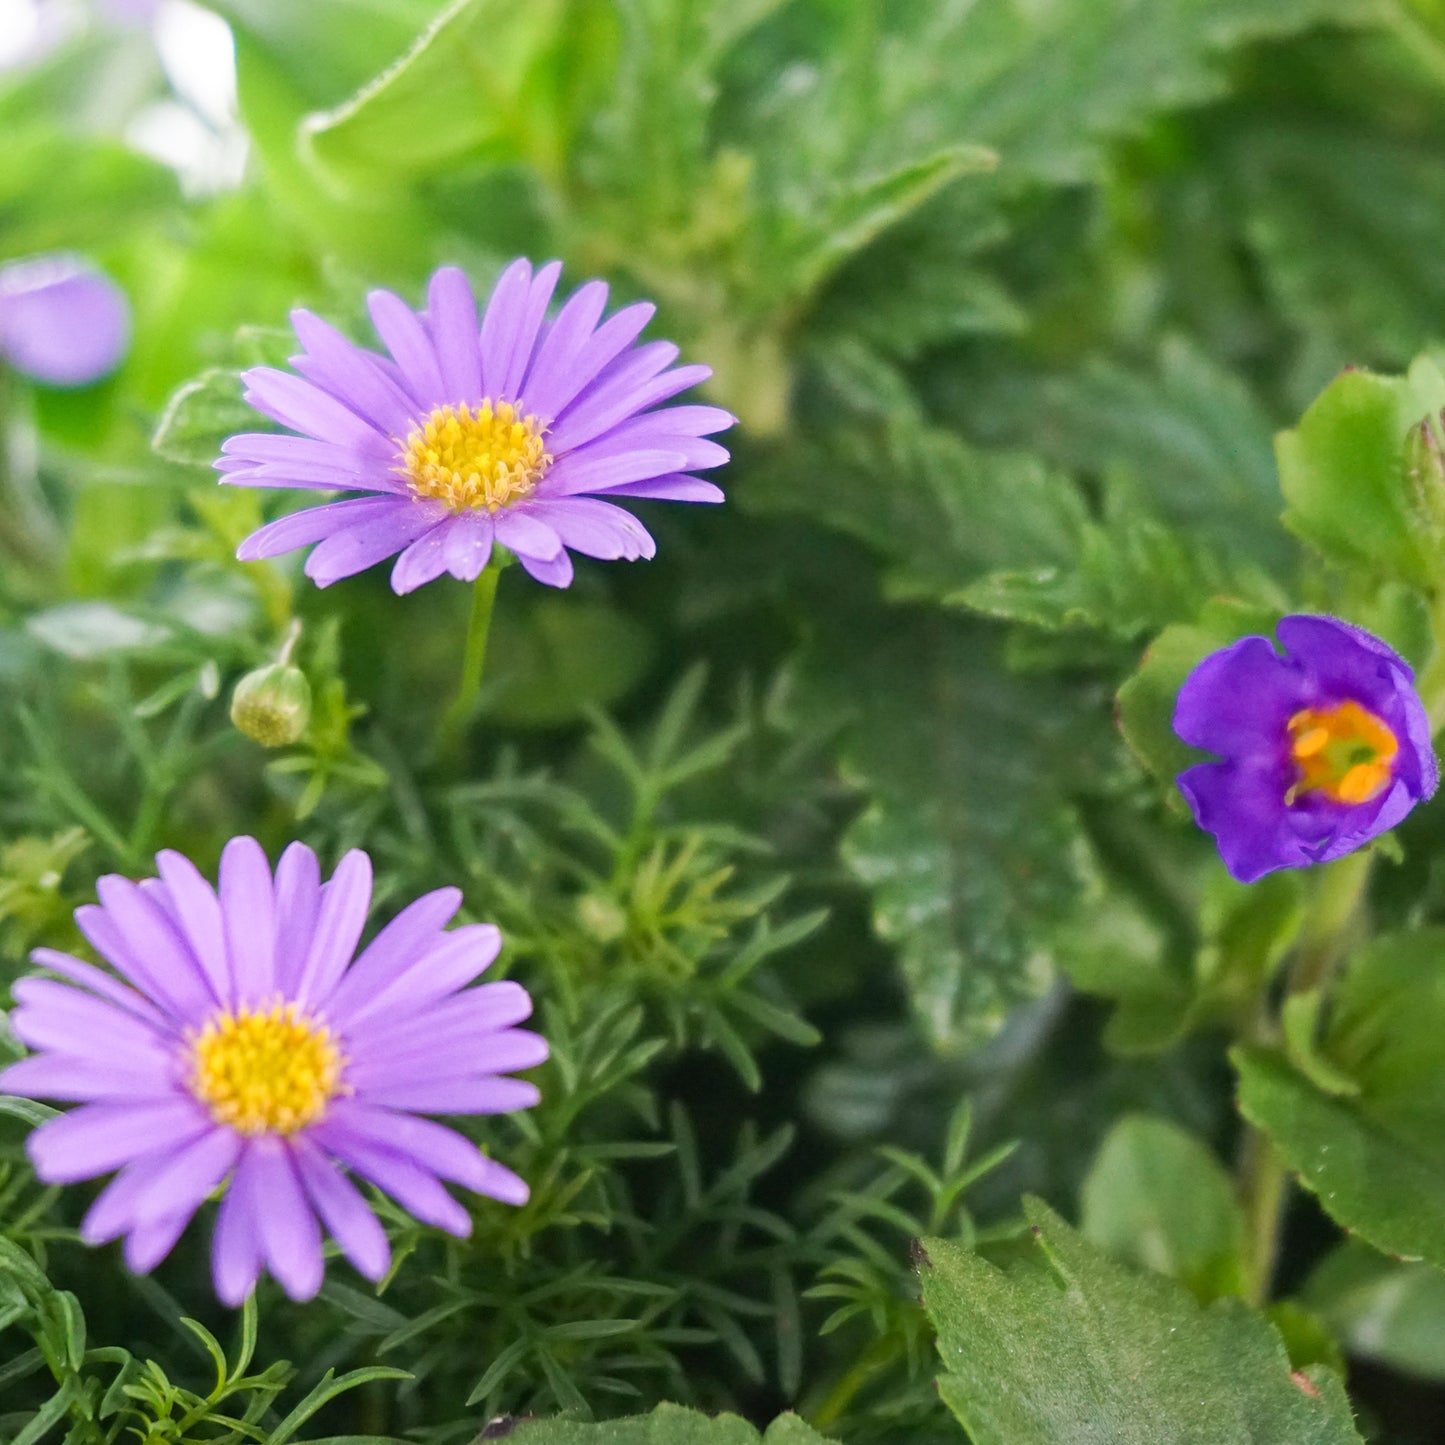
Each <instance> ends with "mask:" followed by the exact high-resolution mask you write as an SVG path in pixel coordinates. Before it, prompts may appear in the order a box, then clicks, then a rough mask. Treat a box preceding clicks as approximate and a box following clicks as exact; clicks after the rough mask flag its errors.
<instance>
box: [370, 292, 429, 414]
mask: <svg viewBox="0 0 1445 1445" xmlns="http://www.w3.org/2000/svg"><path fill="white" fill-rule="evenodd" d="M366 305H367V309H368V310H369V311H370V312H371V324H372V325H373V326H375V327H376V334H377V335H378V336H380V337H381V339H382V340H383V341H384V342H385V343H386V349H387V350H388V351H389V352H391V354H392V355H393V356H394V357H395V358H396V364H397V368H398V370H399V371H400V373H401V375H402V377H403V378H404V379H405V384H406V389H407V391H408V392H409V393H410V394H411V395H412V396H413V397H414V398H415V399H416V401H417V403H418V409H419V410H420V411H423V412H425V411H431V410H432V408H433V407H437V406H441V405H443V404H444V403H445V402H446V400H447V395H446V388H445V387H444V386H443V385H442V374H441V368H440V367H439V366H438V365H437V355H436V348H435V347H434V346H433V345H432V343H431V338H430V337H429V336H428V335H427V333H426V327H425V326H423V325H422V323H421V318H420V317H419V316H418V315H417V314H416V312H415V311H413V310H412V309H411V307H410V306H408V305H407V304H406V302H405V301H403V300H402V299H401V297H400V296H393V295H392V293H391V292H390V291H373V292H372V293H371V294H370V295H369V296H368V297H367V298H366Z"/></svg>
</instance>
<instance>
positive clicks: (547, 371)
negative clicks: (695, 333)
mask: <svg viewBox="0 0 1445 1445" xmlns="http://www.w3.org/2000/svg"><path fill="white" fill-rule="evenodd" d="M656 310H657V308H656V307H655V306H653V305H651V304H650V303H648V302H645V301H644V302H639V303H638V304H637V305H635V306H627V307H624V308H623V309H622V310H621V311H619V312H618V313H617V315H615V316H613V317H611V318H610V319H609V320H608V321H607V322H605V323H604V324H603V325H602V326H601V327H599V328H598V330H597V331H596V332H595V333H594V334H593V335H592V336H591V337H590V338H589V339H588V340H587V341H586V342H585V343H584V344H583V345H582V346H581V348H580V349H579V350H577V351H576V352H575V353H574V354H573V355H571V356H563V355H560V354H559V355H558V356H557V358H556V360H555V361H551V360H548V361H546V362H545V363H544V359H543V358H542V357H541V356H539V357H538V358H537V361H536V363H535V364H534V365H533V367H532V370H531V372H530V373H529V375H528V377H527V380H526V383H525V390H526V399H527V406H526V409H527V410H528V411H530V412H532V413H534V414H535V415H537V416H539V417H542V418H544V419H547V420H550V419H552V418H554V417H556V416H558V415H560V414H561V412H562V411H563V409H564V408H565V407H566V406H567V405H568V404H569V403H570V402H571V401H572V400H573V399H574V398H575V397H576V396H578V395H579V394H580V393H581V392H582V391H583V389H584V388H586V387H587V386H589V385H590V384H591V383H592V382H593V381H595V380H596V379H597V377H598V376H599V375H600V374H601V372H602V369H603V368H604V367H605V366H607V365H608V364H609V363H610V362H612V361H614V360H616V358H617V357H618V356H620V355H621V354H622V352H623V351H624V350H626V348H627V347H629V346H631V345H632V343H633V342H634V341H636V340H637V338H638V336H639V335H641V333H642V329H643V327H645V326H646V325H647V323H648V322H649V321H651V320H652V317H653V314H654V313H655V312H656ZM550 340H551V337H550V336H549V337H548V341H549V342H550Z"/></svg>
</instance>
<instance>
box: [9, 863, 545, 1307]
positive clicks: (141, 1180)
mask: <svg viewBox="0 0 1445 1445" xmlns="http://www.w3.org/2000/svg"><path fill="white" fill-rule="evenodd" d="M156 864H157V866H158V868H159V871H160V877H159V878H158V879H157V878H148V879H146V880H145V881H144V882H142V883H132V882H130V881H129V880H128V879H125V878H121V877H118V876H115V875H111V876H109V877H105V878H102V879H101V880H100V881H99V883H98V884H97V890H98V892H99V895H100V903H99V904H98V905H95V906H88V907H85V908H81V909H78V910H77V912H76V915H75V917H76V922H77V923H78V924H79V925H80V928H81V931H82V932H83V933H84V934H85V936H86V938H87V939H89V940H90V942H91V944H92V945H93V946H94V947H95V950H96V952H97V953H99V954H100V955H101V956H102V957H103V958H105V959H107V960H108V961H109V962H110V963H111V964H112V965H113V966H114V967H115V969H116V972H117V973H118V974H119V975H120V978H119V979H118V978H116V977H114V976H113V975H111V974H109V973H107V972H104V971H103V970H101V969H99V968H96V967H94V966H93V965H91V964H88V963H83V962H81V961H80V960H79V959H77V958H72V957H70V955H68V954H64V953H57V952H55V951H54V950H52V949H46V948H42V949H38V950H36V952H35V954H34V959H35V961H36V962H37V963H39V964H42V965H44V966H45V967H46V968H48V969H50V970H52V971H53V972H55V973H57V974H59V975H60V976H61V978H62V979H67V980H69V982H68V983H62V982H59V981H56V980H53V979H43V978H27V979H22V980H21V981H20V982H18V983H17V984H16V985H15V987H14V994H15V999H16V1002H17V1004H18V1007H17V1008H16V1010H15V1012H14V1013H13V1014H12V1015H11V1023H12V1025H13V1027H14V1029H15V1032H16V1034H17V1035H18V1036H19V1037H20V1039H21V1040H22V1041H23V1042H24V1043H25V1044H27V1045H28V1046H29V1047H30V1048H31V1049H33V1050H35V1051H36V1052H35V1054H34V1055H33V1056H32V1057H30V1058H26V1059H22V1060H21V1061H20V1062H19V1063H17V1064H13V1065H11V1067H10V1068H8V1069H6V1070H5V1071H4V1072H3V1073H0V1090H7V1091H9V1092H10V1093H12V1094H19V1095H22V1096H24V1097H26V1098H32V1099H57V1100H66V1101H72V1102H76V1103H79V1104H80V1105H81V1107H80V1108H78V1109H75V1110H72V1111H71V1112H70V1113H67V1114H64V1115H62V1116H61V1117H59V1118H57V1119H52V1120H50V1121H49V1122H47V1123H45V1124H42V1125H41V1126H40V1127H39V1129H37V1130H36V1131H35V1133H34V1134H32V1135H31V1138H30V1145H29V1152H30V1157H31V1160H32V1162H33V1163H34V1165H35V1170H36V1173H37V1174H39V1176H40V1177H41V1178H42V1179H44V1180H45V1181H46V1182H48V1183H52V1184H70V1183H74V1182H75V1181H77V1180H81V1179H90V1178H93V1177H95V1176H96V1175H100V1174H106V1173H109V1172H110V1171H111V1170H115V1169H118V1170H120V1172H119V1173H118V1174H117V1175H116V1177H115V1178H114V1179H113V1180H111V1182H110V1183H109V1184H108V1185H107V1186H106V1187H105V1189H104V1190H102V1191H101V1193H100V1195H99V1197H98V1198H97V1199H96V1201H95V1203H94V1205H93V1206H92V1207H91V1209H90V1212H89V1213H88V1214H87V1215H86V1216H85V1220H84V1222H83V1224H82V1225H81V1235H82V1237H83V1238H84V1239H85V1240H87V1241H88V1242H89V1243H91V1244H101V1243H104V1242H105V1241H107V1240H111V1239H115V1238H118V1237H119V1236H122V1235H124V1236H125V1261H126V1264H127V1265H128V1266H129V1267H130V1268H131V1269H132V1270H134V1271H136V1272H137V1273H144V1272H145V1271H147V1270H150V1269H152V1268H154V1267H155V1266H156V1265H157V1264H158V1263H159V1262H160V1261H161V1260H162V1259H164V1258H165V1256H166V1255H167V1254H168V1253H169V1252H170V1250H171V1247H172V1246H173V1245H174V1244H175V1242H176V1240H177V1239H178V1238H179V1237H180V1234H181V1232H182V1230H184V1229H185V1227H186V1225H187V1224H188V1223H189V1222H190V1220H191V1217H192V1216H193V1215H194V1214H195V1212H196V1210H197V1208H198V1207H199V1206H200V1204H201V1202H202V1201H203V1200H204V1199H205V1198H206V1197H207V1196H208V1195H210V1194H211V1193H212V1192H213V1191H214V1190H216V1189H218V1188H220V1187H221V1186H222V1185H223V1184H225V1185H226V1191H225V1197H224V1198H223V1199H222V1201H221V1208H220V1213H219V1216H218V1218H217V1221H216V1231H215V1237H214V1241H213V1248H212V1270H213V1274H214V1277H215V1284H216V1292H217V1293H218V1294H219V1295H220V1297H221V1299H222V1300H224V1301H225V1302H226V1303H227V1304H230V1305H236V1304H239V1303H240V1302H241V1301H242V1300H243V1299H244V1298H245V1297H246V1295H247V1294H249V1293H250V1291H251V1289H252V1287H253V1286H254V1284H255V1283H256V1279H257V1277H258V1276H259V1274H260V1272H261V1269H262V1267H263V1265H264V1266H265V1267H266V1268H268V1269H269V1270H270V1271H271V1273H272V1274H273V1275H275V1277H276V1278H277V1279H278V1280H279V1281H280V1283H281V1286H282V1288H283V1289H285V1291H286V1293H287V1294H289V1295H290V1296H291V1297H292V1299H297V1300H302V1299H309V1298H311V1296H313V1295H314V1294H315V1293H316V1291H317V1290H318V1289H319V1288H320V1287H321V1275H322V1256H321V1226H323V1225H324V1226H325V1228H326V1229H327V1230H328V1231H329V1232H330V1234H331V1236H332V1237H333V1238H334V1239H335V1240H336V1242H337V1244H339V1245H340V1246H341V1249H342V1252H343V1253H344V1254H345V1255H346V1257H347V1258H348V1259H350V1260H351V1262H352V1263H353V1264H354V1265H355V1266H356V1268H357V1269H358V1270H360V1271H361V1273H362V1274H363V1275H365V1276H366V1277H367V1278H368V1279H373V1280H374V1279H380V1278H381V1277H382V1275H383V1274H385V1272H386V1270H387V1267H388V1265H389V1263H390V1254H391V1252H390V1248H389V1246H388V1244H387V1239H386V1234H385V1232H384V1231H383V1230H382V1227H381V1224H380V1222H379V1221H378V1220H377V1218H376V1216H375V1214H374V1213H373V1212H372V1210H371V1208H370V1207H369V1205H368V1204H367V1202H366V1200H365V1199H364V1198H363V1197H362V1195H361V1193H360V1192H359V1191H358V1190H357V1188H356V1185H355V1184H353V1183H352V1182H351V1180H350V1178H348V1176H347V1173H346V1172H345V1171H346V1170H350V1171H351V1172H352V1173H354V1174H356V1175H359V1176H360V1177H362V1178H364V1179H368V1180H370V1181H371V1182H372V1183H373V1184H375V1185H376V1186H377V1187H378V1188H380V1189H382V1190H384V1191H385V1192H386V1193H387V1194H389V1195H391V1197H392V1198H393V1199H395V1200H396V1201H397V1203H398V1204H400V1205H402V1206H403V1208H405V1209H408V1210H410V1211H411V1213H412V1214H414V1215H415V1216H416V1217H417V1218H418V1219H420V1220H421V1221H422V1222H423V1223H426V1224H434V1225H436V1226H438V1227H439V1228H441V1229H445V1230H449V1231H450V1232H451V1233H452V1234H457V1235H463V1236H464V1235H466V1234H467V1233H468V1232H469V1231H470V1229H471V1220H470V1218H469V1216H468V1214H467V1211H466V1210H465V1209H464V1208H463V1207H462V1206H461V1205H460V1204H459V1203H458V1202H457V1201H456V1200H455V1199H454V1198H453V1197H452V1196H451V1195H450V1194H449V1193H448V1192H447V1191H446V1190H445V1189H444V1188H443V1187H442V1185H441V1183H440V1181H441V1180H444V1179H445V1180H451V1181H453V1182H455V1183H457V1184H462V1185H465V1186H466V1187H467V1188H468V1189H472V1190H475V1191H476V1192H477V1193H479V1194H487V1195H490V1196H491V1197H492V1198H494V1199H500V1200H502V1201H504V1202H506V1203H508V1204H522V1203H525V1202H526V1199H527V1186H526V1185H525V1184H524V1183H523V1182H522V1180H521V1179H519V1178H518V1177H517V1176H516V1175H515V1174H513V1173H512V1172H511V1170H509V1169H505V1168H503V1167H502V1165H500V1164H497V1163H494V1162H493V1161H492V1160H491V1159H488V1158H487V1157H486V1156H485V1155H484V1154H483V1153H482V1152H481V1151H480V1150H479V1149H478V1148H477V1146H476V1145H475V1144H473V1143H471V1142H470V1141H468V1140H467V1139H464V1138H463V1137H462V1136H461V1135H460V1134H458V1133H455V1132H454V1131H453V1130H451V1129H447V1128H444V1127H443V1126H442V1125H440V1124H438V1123H435V1122H434V1121H433V1120H430V1119H426V1118H422V1117H420V1115H421V1114H423V1113H439V1114H497V1113H504V1112H507V1111H509V1110H512V1109H525V1108H527V1107H529V1106H530V1105H532V1104H534V1103H536V1101H537V1097H538V1096H537V1090H536V1088H535V1087H533V1085H531V1084H528V1083H524V1082H522V1081H521V1080H519V1079H511V1078H503V1077H500V1076H501V1075H503V1074H505V1073H506V1072H507V1071H508V1070H511V1069H525V1068H529V1067H530V1066H531V1065H533V1064H538V1063H541V1062H542V1060H543V1059H545V1058H546V1057H547V1045H546V1043H545V1042H544V1041H543V1040H542V1039H541V1038H539V1037H538V1036H537V1035H536V1034H533V1033H529V1032H527V1031H526V1030H524V1029H518V1028H513V1027H512V1025H514V1024H516V1023H518V1022H519V1021H520V1020H522V1019H524V1018H526V1017H527V1015H528V1014H529V1013H531V1011H532V1002H531V999H530V998H528V996H527V993H526V990H525V989H523V988H522V987H521V986H520V985H519V984H516V983H511V982H502V983H490V984H483V985H481V986H480V987H478V988H466V987H465V985H466V984H468V983H470V982H471V981H472V979H474V978H475V977H476V976H477V974H479V973H481V972H482V970H483V969H485V968H486V967H487V966H488V964H490V963H491V962H492V960H493V959H494V958H495V957H496V956H497V950H498V948H499V947H500V946H501V935H500V934H499V933H498V932H497V930H496V929H495V928H494V927H492V925H491V924H487V923H477V924H468V925H466V926H464V927H461V928H456V929H453V930H452V931H451V932H450V933H444V932H443V931H442V930H443V929H444V928H445V926H446V925H447V923H448V922H450V920H451V918H452V916H453V915H454V914H455V913H456V911H457V909H458V908H459V907H460V905H461V901H462V896H461V893H460V892H459V891H458V890H457V889H455V888H439V889H437V890H436V891H435V892H433V893H428V894H426V895H425V896H423V897H421V898H419V899H417V900H416V902H415V903H412V904H411V905H410V906H409V907H407V908H404V909H403V910H402V911H401V912H400V913H399V914H398V915H397V916H396V917H395V918H394V919H393V920H392V921H391V922H390V923H388V924H387V925H386V927H385V928H383V929H382V930H381V932H380V933H378V934H377V935H376V937H375V938H374V939H373V940H372V942H371V943H370V944H369V945H368V946H367V947H366V948H365V949H364V950H363V951H362V953H361V956H360V957H359V958H356V959H355V962H353V961H352V959H353V955H354V954H355V951H356V945H357V940H358V939H359V938H360V937H361V930H362V927H363V925H364V924H365V922H366V914H367V909H368V906H369V904H370V901H371V860H370V859H369V858H368V857H367V856H366V854H365V853H362V852H360V851H353V852H350V853H348V854H347V855H346V856H345V857H344V858H343V859H342V860H341V862H340V864H338V865H337V869H336V872H335V873H334V874H332V876H331V879H330V880H329V881H328V882H326V883H322V881H321V874H320V869H319V867H318V865H317V861H316V855H315V854H314V853H313V852H312V851H311V850H310V849H309V848H307V847H305V846H304V845H303V844H301V843H293V844H291V846H290V847H289V848H287V849H286V851H285V853H283V854H282V856H281V861H280V862H279V863H278V864H277V866H276V872H275V876H274V878H273V877H272V873H271V869H270V866H269V865H268V863H267V861H266V855H265V853H264V852H263V851H262V849H261V846H260V844H259V843H257V842H256V841H255V839H253V838H233V839H232V840H231V841H230V842H229V843H228V844H227V845H226V849H225V852H224V853H223V854H222V857H221V876H220V887H219V890H216V889H213V888H212V887H211V886H210V884H208V883H207V882H206V880H205V879H204V878H202V876H201V875H200V873H199V872H198V871H197V870H196V868H195V865H194V864H192V863H191V862H190V861H189V860H187V859H186V858H183V857H182V856H181V855H180V854H178V853H170V852H165V853H161V854H159V855H158V856H157V858H156ZM122 980H124V981H122ZM228 1181H229V1182H228Z"/></svg>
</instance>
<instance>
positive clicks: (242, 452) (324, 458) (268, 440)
mask: <svg viewBox="0 0 1445 1445" xmlns="http://www.w3.org/2000/svg"><path fill="white" fill-rule="evenodd" d="M678 409H679V410H681V408H678ZM221 451H222V453H224V455H225V457H226V459H227V460H230V461H244V462H245V463H246V464H247V465H248V466H270V467H298V468H302V469H306V470H311V471H318V472H319V471H320V470H321V469H322V468H326V469H329V470H330V471H332V472H333V473H334V474H335V475H336V476H337V477H340V478H344V479H345V480H344V482H343V483H341V484H339V488H338V489H339V490H345V489H346V488H349V487H352V488H354V487H378V486H380V485H381V483H380V482H379V481H377V480H376V478H378V477H380V476H388V477H389V479H390V481H391V482H394V483H395V486H396V487H405V485H406V484H405V482H403V481H402V480H401V479H400V478H399V477H394V476H391V475H390V470H391V469H390V468H387V469H386V471H385V472H383V471H381V470H380V469H379V468H380V464H379V463H378V461H377V458H376V457H375V456H374V455H373V454H371V453H370V452H357V451H349V450H348V449H347V448H346V447H338V446H333V445H332V444H331V443H330V442H319V441H316V440H315V439H314V438H313V437H293V436H285V435H282V434H280V433H277V432H243V433H241V434H240V435H238V436H233V437H227V438H226V440H225V441H223V442H222V443H221Z"/></svg>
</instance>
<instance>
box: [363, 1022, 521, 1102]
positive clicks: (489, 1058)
mask: <svg viewBox="0 0 1445 1445" xmlns="http://www.w3.org/2000/svg"><path fill="white" fill-rule="evenodd" d="M547 1057H548V1048H547V1041H546V1039H544V1038H543V1037H542V1036H541V1035H540V1034H534V1033H532V1032H531V1031H530V1030H528V1029H504V1030H502V1031H501V1032H498V1033H491V1034H485V1035H481V1036H478V1035H475V1034H474V1035H472V1036H471V1037H470V1038H462V1039H452V1040H447V1041H446V1042H445V1043H444V1042H442V1041H441V1040H434V1041H433V1043H432V1045H431V1047H430V1048H428V1047H427V1045H426V1044H425V1043H418V1044H416V1045H415V1046H414V1047H413V1048H411V1049H407V1050H398V1049H396V1048H395V1047H391V1048H387V1049H381V1048H377V1049H375V1050H374V1051H371V1052H369V1053H368V1055H367V1056H365V1057H358V1058H356V1059H354V1060H353V1061H352V1064H351V1067H350V1069H349V1070H348V1072H347V1081H348V1083H350V1084H351V1085H352V1086H353V1087H354V1088H355V1089H356V1092H357V1094H358V1096H370V1094H371V1093H372V1091H373V1090H375V1089H384V1088H390V1087H391V1086H393V1085H408V1084H411V1083H414V1082H416V1081H417V1080H419V1079H424V1080H426V1081H427V1082H428V1083H440V1082H453V1081H456V1080H460V1079H470V1078H474V1077H476V1076H478V1075H493V1074H510V1073H512V1072H513V1071H514V1070H517V1069H531V1068H535V1067H536V1066H537V1065H538V1064H543V1063H546V1061H547Z"/></svg>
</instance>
